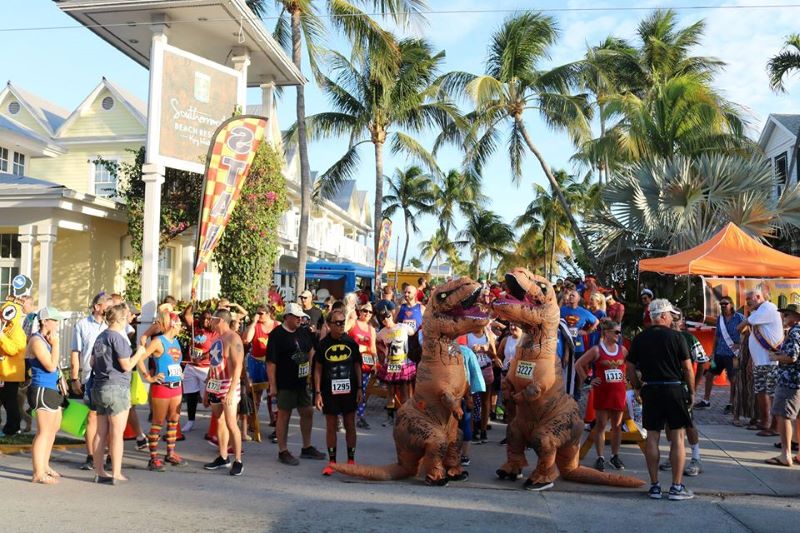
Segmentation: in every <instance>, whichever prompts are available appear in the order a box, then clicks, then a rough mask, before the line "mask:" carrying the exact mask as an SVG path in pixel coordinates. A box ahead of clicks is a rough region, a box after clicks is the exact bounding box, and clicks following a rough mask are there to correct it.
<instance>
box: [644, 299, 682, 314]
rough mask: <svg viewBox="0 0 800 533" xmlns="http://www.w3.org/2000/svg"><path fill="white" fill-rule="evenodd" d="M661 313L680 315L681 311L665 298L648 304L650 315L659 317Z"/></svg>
mask: <svg viewBox="0 0 800 533" xmlns="http://www.w3.org/2000/svg"><path fill="white" fill-rule="evenodd" d="M663 313H674V314H676V315H680V314H681V310H680V309H678V308H677V307H675V306H674V305H672V304H671V303H670V301H669V300H667V299H666V298H659V299H658V300H653V301H652V302H650V315H651V316H652V315H660V314H663Z"/></svg>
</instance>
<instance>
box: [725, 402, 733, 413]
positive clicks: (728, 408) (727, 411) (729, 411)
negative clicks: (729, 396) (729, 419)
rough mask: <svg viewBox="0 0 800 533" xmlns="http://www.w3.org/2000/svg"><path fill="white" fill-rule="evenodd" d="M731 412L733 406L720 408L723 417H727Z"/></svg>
mask: <svg viewBox="0 0 800 533" xmlns="http://www.w3.org/2000/svg"><path fill="white" fill-rule="evenodd" d="M732 412H733V405H731V404H728V405H726V406H725V407H723V408H722V414H723V415H729V414H731V413H732Z"/></svg>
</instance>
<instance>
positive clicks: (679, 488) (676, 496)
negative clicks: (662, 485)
mask: <svg viewBox="0 0 800 533" xmlns="http://www.w3.org/2000/svg"><path fill="white" fill-rule="evenodd" d="M692 498H694V492H692V491H690V490H689V489H687V488H686V485H684V484H683V483H681V484H680V485H672V486H671V487H670V488H669V499H670V500H691V499H692Z"/></svg>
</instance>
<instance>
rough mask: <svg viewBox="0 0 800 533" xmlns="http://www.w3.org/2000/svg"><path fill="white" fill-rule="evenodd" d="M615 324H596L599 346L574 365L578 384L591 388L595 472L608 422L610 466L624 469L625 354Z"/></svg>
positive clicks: (602, 466) (601, 465) (601, 459)
mask: <svg viewBox="0 0 800 533" xmlns="http://www.w3.org/2000/svg"><path fill="white" fill-rule="evenodd" d="M621 333H622V332H621V330H620V326H619V324H618V323H616V322H614V321H613V320H611V319H603V320H601V321H600V342H599V343H598V344H597V345H596V346H593V347H592V348H590V349H589V351H587V352H586V353H585V354H583V356H582V357H581V358H580V359H578V362H577V363H576V364H575V370H576V372H577V373H578V377H579V379H580V381H582V382H584V383H589V384H590V385H591V386H592V391H593V392H592V398H593V402H594V409H595V411H596V413H597V421H596V424H595V429H594V432H593V435H594V439H595V449H596V450H597V461H596V462H595V468H597V469H598V470H600V471H601V472H602V471H603V470H605V463H606V460H605V457H603V447H604V445H605V440H606V437H605V433H606V423H607V422H609V421H610V422H611V461H610V463H611V465H612V466H613V467H614V468H616V469H618V470H621V469H623V468H625V465H624V464H623V463H622V460H621V459H620V458H619V447H620V443H621V442H622V413H623V411H624V410H625V409H626V405H625V389H626V387H625V374H626V365H625V358H626V357H627V355H628V351H627V350H626V349H625V348H624V347H623V346H620V345H619V344H618V343H617V341H618V340H619V336H620V334H621ZM590 368H594V377H588V376H589V370H590Z"/></svg>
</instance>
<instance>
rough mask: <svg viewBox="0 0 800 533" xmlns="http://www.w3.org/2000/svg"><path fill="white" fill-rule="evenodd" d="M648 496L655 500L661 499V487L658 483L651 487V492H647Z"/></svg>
mask: <svg viewBox="0 0 800 533" xmlns="http://www.w3.org/2000/svg"><path fill="white" fill-rule="evenodd" d="M647 495H648V496H650V497H651V498H652V499H654V500H660V499H661V485H659V484H658V483H653V484H651V485H650V490H648V491H647Z"/></svg>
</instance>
